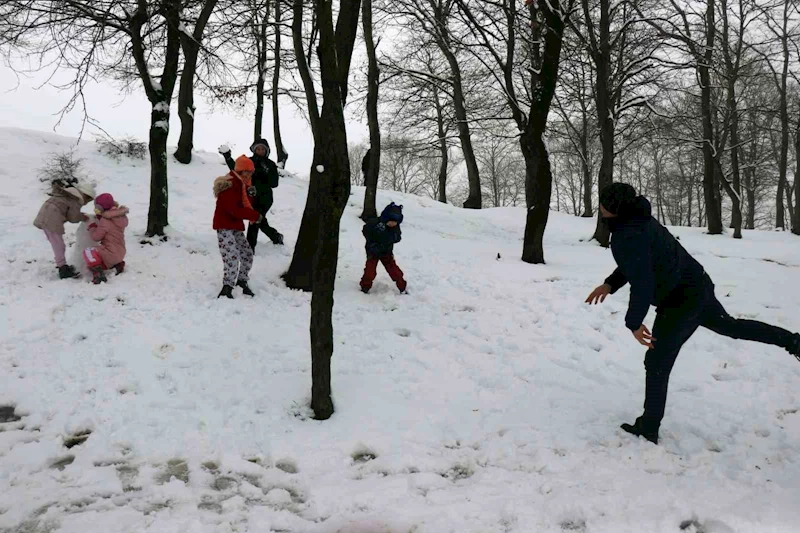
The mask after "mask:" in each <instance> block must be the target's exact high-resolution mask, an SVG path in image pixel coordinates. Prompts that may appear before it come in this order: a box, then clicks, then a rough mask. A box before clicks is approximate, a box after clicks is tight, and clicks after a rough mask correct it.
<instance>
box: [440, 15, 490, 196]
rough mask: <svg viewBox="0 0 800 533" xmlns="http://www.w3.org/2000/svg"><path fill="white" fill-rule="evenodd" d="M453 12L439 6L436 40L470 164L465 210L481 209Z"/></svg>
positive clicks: (460, 136)
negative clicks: (452, 26)
mask: <svg viewBox="0 0 800 533" xmlns="http://www.w3.org/2000/svg"><path fill="white" fill-rule="evenodd" d="M449 15H450V14H449V13H448V12H446V11H445V10H444V9H443V8H442V7H441V5H439V6H436V7H435V18H436V23H437V29H438V31H437V35H436V43H437V45H438V46H439V49H440V50H441V52H442V54H443V55H444V56H445V59H447V64H448V65H449V66H450V75H451V77H452V81H453V108H454V112H455V117H456V125H457V127H458V138H459V140H460V141H461V152H462V153H463V155H464V164H465V165H466V167H467V181H468V183H469V194H468V196H467V199H466V201H464V208H465V209H480V208H481V206H482V202H483V198H482V195H481V177H480V171H479V170H478V160H477V158H476V157H475V149H474V148H473V146H472V132H471V131H470V127H469V119H468V116H467V107H466V100H465V96H464V84H463V81H462V78H461V66H460V65H459V63H458V58H457V57H456V55H455V53H454V52H453V48H452V46H453V45H452V42H451V41H452V39H451V36H450V28H449V26H448V18H449Z"/></svg>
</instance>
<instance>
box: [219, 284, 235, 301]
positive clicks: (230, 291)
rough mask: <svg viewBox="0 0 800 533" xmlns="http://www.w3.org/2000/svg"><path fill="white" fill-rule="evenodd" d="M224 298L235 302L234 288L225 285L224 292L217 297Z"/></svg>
mask: <svg viewBox="0 0 800 533" xmlns="http://www.w3.org/2000/svg"><path fill="white" fill-rule="evenodd" d="M223 296H224V297H225V298H230V299H231V300H233V287H231V286H230V285H223V287H222V290H221V291H220V293H219V296H217V298H222V297H223Z"/></svg>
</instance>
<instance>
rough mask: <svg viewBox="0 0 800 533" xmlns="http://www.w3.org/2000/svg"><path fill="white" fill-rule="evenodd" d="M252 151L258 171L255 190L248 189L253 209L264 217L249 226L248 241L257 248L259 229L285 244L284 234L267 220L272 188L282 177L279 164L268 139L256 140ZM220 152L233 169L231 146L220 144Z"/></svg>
mask: <svg viewBox="0 0 800 533" xmlns="http://www.w3.org/2000/svg"><path fill="white" fill-rule="evenodd" d="M250 151H251V152H253V155H251V156H250V160H251V161H253V164H254V165H255V167H256V171H255V173H253V190H251V191H248V194H249V195H250V196H251V197H252V204H253V209H255V210H256V211H258V212H259V213H260V214H261V216H262V217H263V219H262V221H261V222H260V223H258V224H256V223H251V224H250V225H249V226H248V227H247V242H249V243H250V247H251V248H252V249H253V250H255V249H256V243H257V242H258V231H259V230H261V231H263V232H264V234H265V235H266V236H267V237H269V240H271V241H272V243H273V244H283V235H281V234H280V233H279V232H278V230H276V229H275V228H273V227H272V226H270V225H269V222H268V221H267V212H268V211H269V210H270V208H271V207H272V203H273V201H274V198H273V195H272V189H274V188H275V187H277V186H278V179H279V177H280V176H279V175H278V165H276V164H275V163H274V162H273V161H272V160H271V159H270V158H269V152H270V148H269V143H268V142H267V141H266V139H257V140H256V142H254V143H253V144H252V145H251V146H250ZM219 153H220V154H222V156H223V157H224V158H225V163H227V164H228V168H230V169H231V170H233V167H234V166H235V164H236V163H235V162H234V160H233V157H231V150H230V148H228V147H227V146H225V145H223V146H220V147H219Z"/></svg>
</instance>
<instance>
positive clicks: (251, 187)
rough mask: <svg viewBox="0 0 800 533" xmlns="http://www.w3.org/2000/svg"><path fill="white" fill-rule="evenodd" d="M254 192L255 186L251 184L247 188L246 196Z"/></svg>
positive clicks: (252, 194) (253, 194) (254, 193)
mask: <svg viewBox="0 0 800 533" xmlns="http://www.w3.org/2000/svg"><path fill="white" fill-rule="evenodd" d="M256 192H257V191H256V188H255V187H254V186H252V185H251V186H249V187H248V188H247V196H255V195H256Z"/></svg>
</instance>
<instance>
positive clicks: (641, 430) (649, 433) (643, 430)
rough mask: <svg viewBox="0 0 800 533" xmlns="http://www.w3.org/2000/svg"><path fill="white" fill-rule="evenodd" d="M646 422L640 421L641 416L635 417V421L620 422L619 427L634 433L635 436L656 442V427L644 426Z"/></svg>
mask: <svg viewBox="0 0 800 533" xmlns="http://www.w3.org/2000/svg"><path fill="white" fill-rule="evenodd" d="M645 426H646V424H645V423H644V422H643V421H642V417H639V418H637V419H636V422H635V423H634V424H633V425H631V424H622V425H621V426H620V427H621V428H622V430H623V431H626V432H628V433H630V434H631V435H636V436H637V437H644V438H645V439H647V440H649V441H650V442H652V443H653V444H658V429H653V428H648V427H645Z"/></svg>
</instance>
